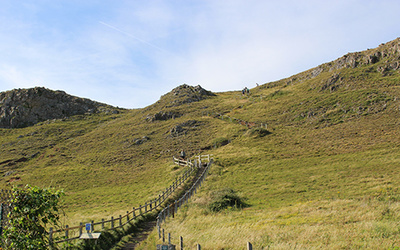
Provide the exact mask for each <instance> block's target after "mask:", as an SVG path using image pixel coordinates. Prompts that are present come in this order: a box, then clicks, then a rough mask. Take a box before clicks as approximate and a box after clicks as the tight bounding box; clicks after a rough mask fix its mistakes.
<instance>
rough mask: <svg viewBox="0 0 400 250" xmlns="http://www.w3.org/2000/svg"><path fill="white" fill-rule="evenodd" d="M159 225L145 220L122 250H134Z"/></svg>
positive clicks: (202, 168) (196, 177) (199, 172)
mask: <svg viewBox="0 0 400 250" xmlns="http://www.w3.org/2000/svg"><path fill="white" fill-rule="evenodd" d="M204 167H205V166H202V167H201V168H200V169H199V171H197V174H196V175H195V176H194V177H193V178H192V180H191V182H192V183H194V182H195V180H197V179H198V178H199V177H200V175H201V173H202V172H203V170H204ZM156 225H157V221H148V222H144V223H143V224H142V225H141V226H140V231H139V232H136V233H134V234H132V235H131V238H130V239H129V241H128V242H127V243H125V246H124V247H122V248H121V249H122V250H132V249H135V247H137V246H138V245H139V244H140V242H142V241H144V240H146V239H147V237H148V236H149V234H150V233H151V232H152V231H153V230H154V229H155V227H156Z"/></svg>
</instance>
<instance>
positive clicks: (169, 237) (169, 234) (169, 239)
mask: <svg viewBox="0 0 400 250" xmlns="http://www.w3.org/2000/svg"><path fill="white" fill-rule="evenodd" d="M168 245H171V233H168Z"/></svg>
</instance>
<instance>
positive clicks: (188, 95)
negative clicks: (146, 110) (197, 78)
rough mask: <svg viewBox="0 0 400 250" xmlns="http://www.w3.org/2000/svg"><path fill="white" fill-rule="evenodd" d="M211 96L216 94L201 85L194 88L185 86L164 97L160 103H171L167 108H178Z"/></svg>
mask: <svg viewBox="0 0 400 250" xmlns="http://www.w3.org/2000/svg"><path fill="white" fill-rule="evenodd" d="M210 96H215V94H214V93H212V92H211V91H207V90H205V89H203V88H202V87H201V86H200V85H197V86H195V87H194V86H189V85H187V84H183V85H180V86H178V87H176V88H174V89H173V90H172V91H171V92H169V93H167V94H165V95H163V96H162V97H161V100H160V101H167V102H169V105H168V106H167V107H176V106H180V105H182V104H186V103H192V102H198V101H201V100H204V99H207V98H208V97H210Z"/></svg>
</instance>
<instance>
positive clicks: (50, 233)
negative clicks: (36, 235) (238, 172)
mask: <svg viewBox="0 0 400 250" xmlns="http://www.w3.org/2000/svg"><path fill="white" fill-rule="evenodd" d="M49 244H50V246H51V245H53V228H52V227H50V230H49Z"/></svg>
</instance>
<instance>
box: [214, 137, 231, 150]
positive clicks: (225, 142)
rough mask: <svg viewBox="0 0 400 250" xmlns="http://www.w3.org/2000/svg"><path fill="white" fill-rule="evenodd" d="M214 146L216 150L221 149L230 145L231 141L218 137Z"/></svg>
mask: <svg viewBox="0 0 400 250" xmlns="http://www.w3.org/2000/svg"><path fill="white" fill-rule="evenodd" d="M211 143H212V145H213V147H214V148H219V147H222V146H225V145H228V144H229V139H227V138H225V137H218V138H215V139H214V140H212V142H211Z"/></svg>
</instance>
